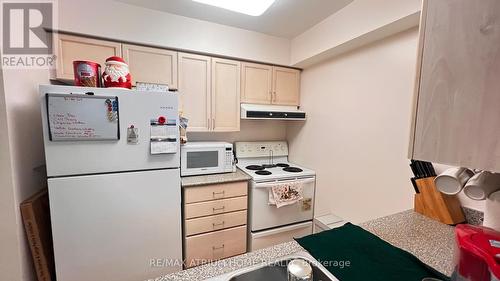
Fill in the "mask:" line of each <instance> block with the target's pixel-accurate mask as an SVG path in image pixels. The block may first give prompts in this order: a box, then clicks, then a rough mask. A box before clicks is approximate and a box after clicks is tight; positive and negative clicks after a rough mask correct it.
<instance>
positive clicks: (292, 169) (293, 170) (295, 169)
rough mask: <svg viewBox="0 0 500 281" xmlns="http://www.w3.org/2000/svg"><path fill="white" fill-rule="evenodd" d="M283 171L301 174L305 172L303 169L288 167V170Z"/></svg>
mask: <svg viewBox="0 0 500 281" xmlns="http://www.w3.org/2000/svg"><path fill="white" fill-rule="evenodd" d="M283 171H287V172H291V173H300V172H302V171H303V170H302V169H301V168H297V167H286V168H283Z"/></svg>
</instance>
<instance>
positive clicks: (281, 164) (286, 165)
mask: <svg viewBox="0 0 500 281" xmlns="http://www.w3.org/2000/svg"><path fill="white" fill-rule="evenodd" d="M276 167H281V168H286V167H290V165H288V164H286V163H278V164H276Z"/></svg>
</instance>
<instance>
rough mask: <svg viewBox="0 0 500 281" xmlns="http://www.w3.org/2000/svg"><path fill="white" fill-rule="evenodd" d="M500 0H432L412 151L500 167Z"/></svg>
mask: <svg viewBox="0 0 500 281" xmlns="http://www.w3.org/2000/svg"><path fill="white" fill-rule="evenodd" d="M499 23H500V1H498V0H482V1H470V0H424V2H423V9H422V18H421V25H420V29H421V30H420V46H419V64H418V68H417V79H416V95H415V101H414V113H415V115H414V118H413V123H412V135H411V141H410V150H409V156H410V157H411V158H413V159H419V160H426V161H432V162H437V163H443V164H450V165H454V166H463V167H469V168H477V169H484V170H490V171H496V172H499V171H500V141H499V139H500V127H499V126H498V121H499V120H500V47H499V42H500V24H499Z"/></svg>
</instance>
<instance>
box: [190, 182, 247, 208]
mask: <svg viewBox="0 0 500 281" xmlns="http://www.w3.org/2000/svg"><path fill="white" fill-rule="evenodd" d="M247 192H248V182H247V181H240V182H230V183H223V184H211V185H205V186H196V187H186V188H185V189H184V202H185V203H194V202H203V201H209V200H216V199H224V198H231V197H238V196H245V195H247Z"/></svg>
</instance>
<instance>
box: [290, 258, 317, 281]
mask: <svg viewBox="0 0 500 281" xmlns="http://www.w3.org/2000/svg"><path fill="white" fill-rule="evenodd" d="M287 272H288V281H312V280H313V273H312V267H311V265H310V264H309V263H308V262H307V261H305V260H303V259H294V260H292V261H290V263H289V264H288V266H287Z"/></svg>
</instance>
